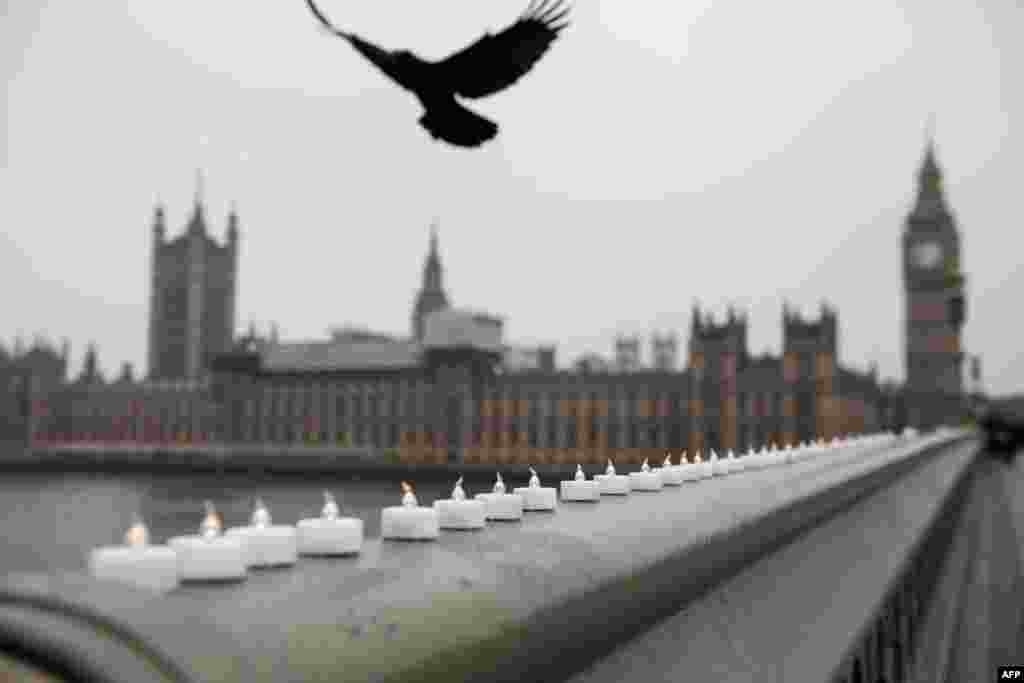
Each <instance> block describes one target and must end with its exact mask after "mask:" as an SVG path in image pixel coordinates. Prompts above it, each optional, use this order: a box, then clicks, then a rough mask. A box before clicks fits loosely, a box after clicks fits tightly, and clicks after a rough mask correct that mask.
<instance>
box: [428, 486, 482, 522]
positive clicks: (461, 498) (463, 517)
mask: <svg viewBox="0 0 1024 683" xmlns="http://www.w3.org/2000/svg"><path fill="white" fill-rule="evenodd" d="M434 509H435V510H437V516H438V523H439V524H440V526H441V528H442V529H465V530H468V529H483V528H484V527H485V526H486V524H487V506H486V505H485V504H484V502H483V501H482V500H466V491H465V490H464V489H463V488H462V477H461V476H459V479H458V481H456V482H455V487H454V488H453V489H452V497H451V498H449V499H447V500H435V501H434Z"/></svg>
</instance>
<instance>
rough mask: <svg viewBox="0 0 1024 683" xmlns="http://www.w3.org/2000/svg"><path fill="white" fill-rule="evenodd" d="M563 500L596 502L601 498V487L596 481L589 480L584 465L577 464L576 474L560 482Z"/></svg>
mask: <svg viewBox="0 0 1024 683" xmlns="http://www.w3.org/2000/svg"><path fill="white" fill-rule="evenodd" d="M560 488H561V491H562V500H566V501H572V502H580V503H596V502H598V501H599V500H601V487H600V484H598V483H597V482H596V481H593V480H591V481H587V475H586V474H584V473H583V467H582V466H580V465H579V464H577V465H576V475H575V476H574V477H573V479H571V480H570V481H563V482H561V484H560Z"/></svg>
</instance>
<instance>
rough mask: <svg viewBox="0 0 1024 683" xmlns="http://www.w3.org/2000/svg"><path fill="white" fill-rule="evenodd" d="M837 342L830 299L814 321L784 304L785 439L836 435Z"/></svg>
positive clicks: (783, 416) (837, 409)
mask: <svg viewBox="0 0 1024 683" xmlns="http://www.w3.org/2000/svg"><path fill="white" fill-rule="evenodd" d="M838 347H839V322H838V317H837V315H836V312H835V310H833V309H832V307H830V306H829V305H828V304H826V303H824V302H823V303H822V304H821V315H820V318H819V319H818V320H817V321H813V320H806V319H805V318H804V317H803V316H801V315H800V313H798V312H796V311H791V310H790V309H789V307H788V306H784V307H783V309H782V352H783V355H782V380H783V387H784V389H783V395H782V442H783V443H785V444H790V445H796V443H797V442H799V441H810V440H813V439H817V438H823V439H831V438H832V437H834V436H838V431H839V419H840V414H839V406H838V404H837V401H836V396H837V395H838V394H839V391H838V387H837V386H836V384H837V382H838V377H837V375H838V370H837V369H838V360H837V355H838V351H839V348H838Z"/></svg>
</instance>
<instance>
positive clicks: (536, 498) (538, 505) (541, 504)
mask: <svg viewBox="0 0 1024 683" xmlns="http://www.w3.org/2000/svg"><path fill="white" fill-rule="evenodd" d="M512 492H513V493H515V494H517V495H520V496H522V497H523V509H524V510H539V511H548V510H550V511H554V510H555V509H556V508H557V507H558V493H557V492H556V491H555V489H554V488H552V487H548V486H541V485H540V477H538V476H537V472H536V470H534V469H533V468H532V467H531V468H530V483H529V485H528V486H520V487H518V488H515V489H513V490H512Z"/></svg>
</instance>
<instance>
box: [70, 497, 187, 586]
mask: <svg viewBox="0 0 1024 683" xmlns="http://www.w3.org/2000/svg"><path fill="white" fill-rule="evenodd" d="M89 571H90V573H91V574H92V575H93V576H94V577H95V578H97V579H104V580H110V581H120V582H121V583H127V584H131V585H134V586H138V587H141V588H147V589H152V590H156V591H161V592H164V591H169V590H171V589H173V588H176V587H177V586H178V559H177V555H175V553H174V551H173V550H172V549H171V548H168V547H167V546H165V545H149V530H148V529H146V525H145V524H144V523H143V521H142V519H141V518H140V517H139V516H138V515H136V516H135V518H134V521H133V523H132V525H131V527H130V528H129V529H128V531H127V532H126V533H125V537H124V545H123V546H106V547H102V548H95V549H93V551H92V552H91V553H90V554H89Z"/></svg>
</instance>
